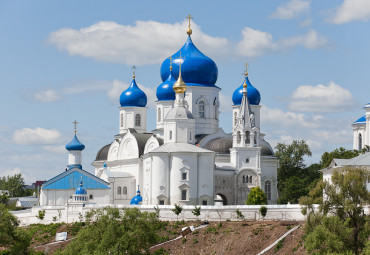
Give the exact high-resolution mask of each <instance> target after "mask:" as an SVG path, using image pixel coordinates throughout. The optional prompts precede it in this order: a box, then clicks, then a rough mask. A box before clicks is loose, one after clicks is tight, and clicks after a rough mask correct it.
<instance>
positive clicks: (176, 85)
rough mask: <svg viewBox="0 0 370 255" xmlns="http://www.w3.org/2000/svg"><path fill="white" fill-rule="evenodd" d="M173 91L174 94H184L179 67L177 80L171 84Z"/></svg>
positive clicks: (184, 89)
mask: <svg viewBox="0 0 370 255" xmlns="http://www.w3.org/2000/svg"><path fill="white" fill-rule="evenodd" d="M173 90H174V91H175V93H181V94H182V93H185V91H186V84H185V82H184V81H183V80H182V77H181V66H180V70H179V78H178V79H177V81H176V82H175V83H174V84H173Z"/></svg>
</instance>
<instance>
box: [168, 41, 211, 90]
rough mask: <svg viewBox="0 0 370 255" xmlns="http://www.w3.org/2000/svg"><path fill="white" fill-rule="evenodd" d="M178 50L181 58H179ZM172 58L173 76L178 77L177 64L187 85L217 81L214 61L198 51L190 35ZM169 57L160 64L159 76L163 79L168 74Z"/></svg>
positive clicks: (207, 84) (209, 84)
mask: <svg viewBox="0 0 370 255" xmlns="http://www.w3.org/2000/svg"><path fill="white" fill-rule="evenodd" d="M180 52H181V58H184V59H180ZM171 57H172V58H173V64H172V65H173V70H172V71H173V76H174V77H173V78H174V79H175V80H177V79H178V76H179V75H178V74H179V65H180V64H181V63H182V64H181V75H182V78H183V80H184V82H185V83H186V84H187V85H188V86H214V85H215V83H216V81H217V76H218V69H217V66H216V63H215V62H214V61H213V60H212V59H210V58H209V57H207V56H206V55H204V54H203V53H202V52H200V51H199V50H198V49H197V47H195V45H194V44H193V42H192V40H191V37H190V36H189V37H188V40H187V41H186V43H185V44H184V46H182V48H181V49H180V50H179V51H178V52H176V53H175V54H173V55H172V56H171ZM170 61H171V60H170V59H168V58H167V59H166V60H164V61H163V63H162V66H161V78H162V81H165V80H166V79H167V77H168V76H169V74H170V68H169V67H170Z"/></svg>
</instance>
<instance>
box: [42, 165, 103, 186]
mask: <svg viewBox="0 0 370 255" xmlns="http://www.w3.org/2000/svg"><path fill="white" fill-rule="evenodd" d="M81 176H82V181H83V183H84V186H85V188H86V189H109V186H108V185H109V183H107V182H105V181H104V180H102V179H100V178H98V177H96V176H95V175H93V174H91V173H89V172H87V171H85V170H83V169H80V168H78V167H75V168H72V169H69V170H67V171H64V172H63V173H61V174H59V175H57V176H55V177H54V178H51V179H50V180H48V181H47V182H45V183H43V184H42V189H56V190H60V189H77V188H78V187H80V181H81Z"/></svg>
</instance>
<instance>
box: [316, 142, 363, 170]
mask: <svg viewBox="0 0 370 255" xmlns="http://www.w3.org/2000/svg"><path fill="white" fill-rule="evenodd" d="M358 155H360V152H359V151H357V150H346V149H345V148H343V147H340V148H339V149H338V148H337V149H335V150H333V151H332V152H324V153H323V154H322V155H321V161H320V165H321V168H326V167H328V166H329V165H330V163H331V162H332V161H333V159H335V158H340V159H350V158H354V157H357V156H358Z"/></svg>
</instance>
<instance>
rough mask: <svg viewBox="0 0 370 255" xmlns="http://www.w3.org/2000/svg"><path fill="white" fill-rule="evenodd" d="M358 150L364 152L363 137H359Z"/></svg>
mask: <svg viewBox="0 0 370 255" xmlns="http://www.w3.org/2000/svg"><path fill="white" fill-rule="evenodd" d="M358 150H359V151H360V150H362V135H361V134H359V135H358Z"/></svg>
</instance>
